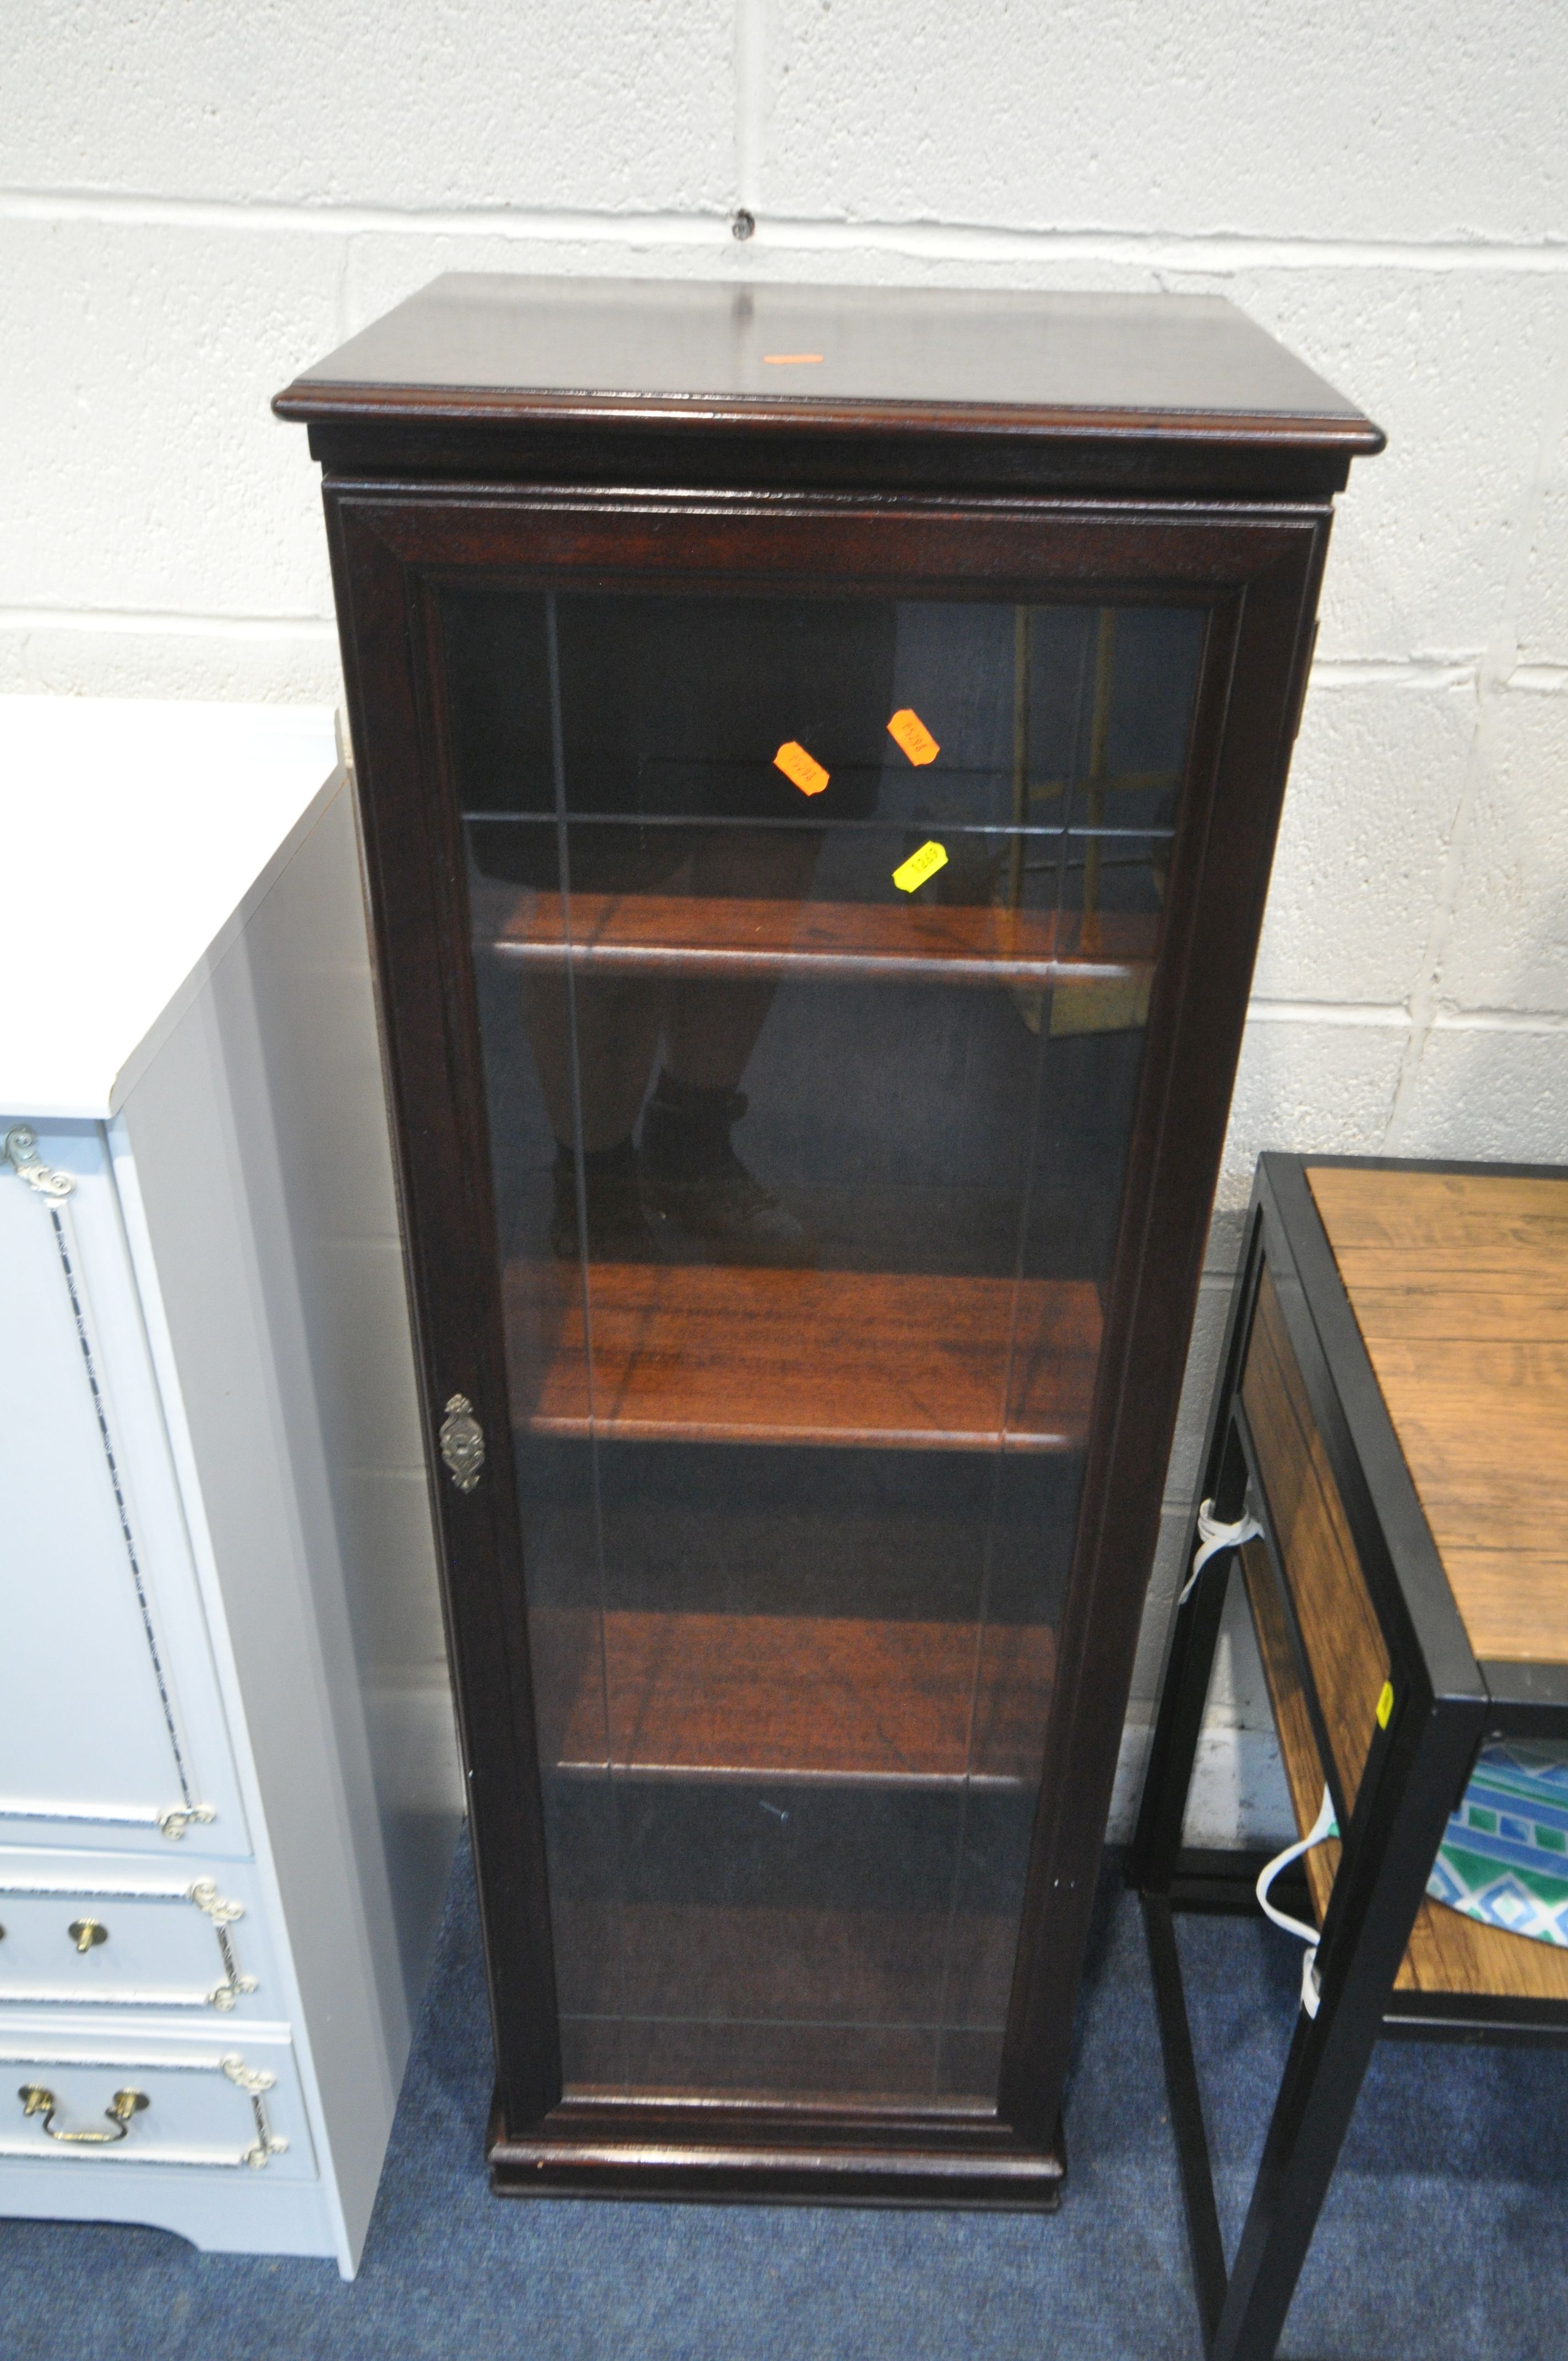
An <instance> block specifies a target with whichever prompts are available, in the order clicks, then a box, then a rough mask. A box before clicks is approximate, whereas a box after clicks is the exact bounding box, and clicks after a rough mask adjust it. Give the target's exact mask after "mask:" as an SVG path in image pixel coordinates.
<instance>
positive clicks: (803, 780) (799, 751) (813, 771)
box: [773, 738, 828, 796]
mask: <svg viewBox="0 0 1568 2361" xmlns="http://www.w3.org/2000/svg"><path fill="white" fill-rule="evenodd" d="M773 768H774V770H775V771H782V772H783V773H784V777H785V778H786V779H787V780H788V781H789V783H790V785H791V786H792V787H798V788H799V789H800V792H801V794H802V795H803V796H819V795H820V794H821V793H822V790H823V788H824V787H825V786H826V785H828V773H827V772H826V771H825V770H824V769H823V767H822V765H821V763H819V762H817V759H816V757H815V756H814V755H811V754H808V753H807V752H806V749H805V747H804V746H799V745H797V744H796V743H795V740H794V739H793V738H786V739H785V740H784V744H783V745H782V746H781V747H780V748H779V751H778V752H777V753H776V754H775V755H774V756H773Z"/></svg>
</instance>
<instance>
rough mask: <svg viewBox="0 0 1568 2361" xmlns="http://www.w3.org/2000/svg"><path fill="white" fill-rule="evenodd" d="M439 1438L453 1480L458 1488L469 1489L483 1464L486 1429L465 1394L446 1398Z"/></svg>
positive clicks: (470, 1489)
mask: <svg viewBox="0 0 1568 2361" xmlns="http://www.w3.org/2000/svg"><path fill="white" fill-rule="evenodd" d="M438 1440H439V1442H440V1444H441V1455H442V1457H443V1459H444V1460H445V1462H446V1465H447V1468H448V1470H449V1472H450V1474H451V1477H452V1481H453V1482H454V1484H455V1485H456V1487H457V1489H458V1490H459V1491H460V1492H471V1491H472V1490H473V1488H474V1487H475V1485H476V1484H477V1482H478V1480H479V1470H480V1469H481V1468H482V1467H483V1466H484V1464H485V1430H484V1428H483V1427H482V1426H481V1425H480V1424H479V1422H478V1420H477V1418H476V1417H475V1416H474V1405H473V1403H472V1402H471V1401H470V1400H469V1399H468V1397H467V1395H466V1394H454V1395H453V1396H452V1398H451V1400H449V1401H448V1403H447V1405H446V1416H445V1417H444V1419H443V1420H442V1422H441V1432H440V1435H439V1438H438Z"/></svg>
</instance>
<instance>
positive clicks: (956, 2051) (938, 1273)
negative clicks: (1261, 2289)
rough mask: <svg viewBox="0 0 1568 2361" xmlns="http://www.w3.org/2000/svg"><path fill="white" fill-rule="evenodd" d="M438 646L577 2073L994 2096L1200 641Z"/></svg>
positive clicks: (966, 631) (1045, 630) (766, 620)
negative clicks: (463, 842)
mask: <svg viewBox="0 0 1568 2361" xmlns="http://www.w3.org/2000/svg"><path fill="white" fill-rule="evenodd" d="M1201 638H1202V619H1201V615H1199V614H1198V613H1196V612H1195V611H1193V610H1189V609H1156V608H1150V609H1132V608H1109V607H1108V608H1102V609H1085V608H1050V607H1044V606H1037V607H1030V608H1018V607H1013V606H1008V605H999V604H992V605H988V604H983V603H978V602H975V603H963V604H958V603H937V602H917V601H908V602H899V603H896V604H895V603H894V602H877V601H872V600H864V601H849V600H839V599H822V600H812V599H799V600H781V599H773V598H746V597H742V596H740V595H736V596H735V597H733V598H722V599H720V598H706V597H704V598H696V597H693V598H686V597H684V596H683V597H657V598H654V597H648V596H641V595H631V594H614V593H605V594H603V595H595V596H587V595H579V594H576V593H574V594H572V595H570V596H561V597H559V598H548V597H546V596H545V595H543V594H531V593H523V592H517V593H502V592H497V593H482V594H481V593H476V592H473V591H468V590H466V591H461V592H452V593H450V594H448V596H447V598H446V600H445V609H444V653H445V667H446V688H447V706H448V710H449V712H450V715H451V737H452V747H451V752H452V761H453V767H454V770H455V778H456V784H457V790H458V795H459V798H460V801H461V806H462V808H463V811H464V814H465V818H466V826H467V837H468V846H469V859H470V881H469V882H470V898H471V906H472V910H473V917H474V945H475V964H476V974H477V983H478V989H479V994H480V1005H481V1019H482V1027H483V1036H484V1049H485V1061H486V1080H487V1092H488V1115H489V1129H490V1139H491V1149H492V1156H493V1159H494V1173H495V1183H496V1199H497V1204H498V1210H499V1229H500V1235H499V1252H500V1254H501V1257H502V1261H503V1265H504V1274H503V1290H504V1303H505V1310H506V1323H507V1339H508V1352H509V1364H510V1382H511V1389H512V1416H513V1422H514V1427H515V1429H516V1432H517V1457H518V1466H519V1482H520V1488H521V1499H522V1508H523V1518H524V1528H525V1559H524V1571H525V1580H526V1584H527V1591H528V1611H529V1619H530V1631H531V1635H532V1647H533V1655H534V1678H535V1687H536V1701H537V1707H538V1719H539V1731H540V1748H541V1762H542V1770H543V1780H544V1792H545V1804H546V1816H547V1839H548V1847H549V1854H550V1864H551V1881H552V1909H553V1925H554V1940H555V1948H556V1957H557V1971H558V1979H559V1986H560V1994H561V2007H562V2038H563V2052H564V2066H565V2077H566V2082H567V2086H568V2088H569V2089H576V2090H585V2091H586V2090H596V2091H605V2090H622V2091H632V2092H666V2093H682V2092H697V2093H700V2092H729V2093H739V2092H749V2093H752V2094H755V2095H758V2096H761V2097H764V2098H765V2097H766V2096H768V2095H769V2094H775V2095H776V2094H783V2093H788V2094H791V2095H795V2096H799V2095H801V2094H817V2095H824V2096H831V2095H834V2094H840V2095H850V2094H855V2095H867V2094H876V2095H880V2096H882V2097H884V2098H891V2099H905V2100H908V2101H911V2102H919V2103H927V2104H929V2103H949V2104H953V2105H958V2106H963V2107H970V2108H972V2107H980V2108H982V2109H983V2108H985V2107H988V2106H991V2105H993V2104H994V2099H995V2082H996V2074H997V2069H998V2061H999V2057H1000V2045H1001V2036H1002V2026H1003V2018H1004V2015H1005V2012H1006V2005H1007V1994H1008V1987H1009V1982H1010V1978H1011V1974H1012V1965H1013V1958H1014V1949H1015V1945H1016V1941H1017V1935H1018V1924H1019V1911H1020V1907H1021V1903H1022V1894H1023V1883H1024V1875H1025V1863H1026V1860H1027V1852H1028V1841H1029V1828H1030V1824H1031V1820H1032V1816H1033V1811H1034V1806H1035V1799H1036V1785H1037V1781H1038V1771H1039V1763H1040V1757H1041V1749H1042V1745H1043V1740H1044V1732H1045V1726H1046V1720H1047V1713H1048V1709H1049V1702H1050V1693H1051V1683H1052V1678H1053V1674H1054V1667H1055V1644H1056V1631H1057V1629H1058V1624H1059V1621H1060V1615H1061V1608H1062V1600H1063V1597H1064V1592H1065V1586H1066V1580H1067V1574H1068V1567H1069V1559H1070V1554H1071V1549H1072V1542H1073V1533H1074V1526H1075V1520H1076V1515H1077V1505H1078V1494H1079V1487H1080V1475H1081V1465H1082V1453H1083V1448H1084V1444H1085V1439H1086V1436H1087V1432H1088V1425H1089V1417H1090V1409H1091V1398H1092V1391H1093V1384H1094V1376H1095V1370H1096V1367H1097V1362H1098V1355H1099V1346H1100V1335H1101V1315H1102V1290H1103V1288H1104V1286H1105V1283H1106V1279H1107V1277H1108V1274H1109V1269H1110V1260H1111V1254H1112V1247H1113V1237H1114V1232H1115V1225H1116V1220H1117V1214H1118V1210H1119V1204H1120V1197H1121V1189H1122V1176H1123V1170H1124V1161H1125V1156H1126V1147H1127V1140H1128V1136H1129V1130H1130V1125H1131V1120H1132V1113H1133V1105H1134V1097H1135V1089H1136V1084H1137V1076H1138V1070H1139V1063H1140V1059H1141V1051H1142V1027H1143V1024H1144V1021H1145V1018H1146V1011H1147V1007H1148V999H1149V991H1150V985H1151V980H1152V977H1153V973H1154V969H1155V965H1156V962H1157V956H1158V950H1159V920H1160V907H1161V899H1162V895H1163V888H1164V881H1165V874H1166V864H1167V853H1168V844H1169V840H1170V836H1171V833H1172V829H1173V826H1174V819H1175V812H1176V807H1177V800H1178V791H1179V781H1180V774H1181V768H1182V763H1183V761H1184V757H1185V749H1186V743H1187V737H1188V732H1189V728H1190V708H1191V702H1192V692H1193V684H1194V681H1195V678H1196V673H1197V666H1198V661H1199V655H1200V652H1201ZM890 722H892V723H894V724H895V725H896V726H895V727H894V729H893V730H890V728H889V724H890ZM792 750H793V751H792ZM801 757H804V759H798V758H801ZM927 846H935V847H937V848H938V851H939V852H940V853H941V854H942V855H943V856H945V857H944V858H943V859H942V860H941V862H940V865H939V866H934V867H932V868H931V873H930V874H929V875H927V877H926V878H925V880H924V882H923V883H921V884H918V885H917V886H916V889H915V890H914V891H912V892H906V891H903V890H901V889H900V885H899V884H898V883H896V882H895V872H898V871H900V870H901V869H903V868H904V866H905V863H906V862H908V861H909V859H910V856H911V855H912V854H914V853H916V852H918V851H921V850H922V849H923V848H924V847H927ZM927 865H929V856H927Z"/></svg>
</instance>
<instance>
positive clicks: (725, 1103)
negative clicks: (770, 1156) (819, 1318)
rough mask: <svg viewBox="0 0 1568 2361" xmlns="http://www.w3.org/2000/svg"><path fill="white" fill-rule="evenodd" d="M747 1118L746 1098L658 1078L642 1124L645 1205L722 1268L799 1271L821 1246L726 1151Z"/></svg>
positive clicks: (731, 1150) (740, 1093) (738, 1093)
mask: <svg viewBox="0 0 1568 2361" xmlns="http://www.w3.org/2000/svg"><path fill="white" fill-rule="evenodd" d="M745 1112H746V1096H745V1093H744V1092H743V1091H699V1090H693V1089H689V1088H687V1087H686V1086H685V1084H683V1083H680V1082H672V1080H671V1079H670V1077H669V1075H668V1074H662V1075H661V1076H660V1078H659V1087H658V1089H657V1090H656V1091H655V1092H654V1093H653V1096H652V1098H651V1099H650V1100H649V1102H648V1108H647V1112H646V1114H645V1115H643V1118H642V1156H641V1169H642V1199H643V1202H644V1203H645V1204H646V1206H647V1207H648V1209H649V1211H650V1212H651V1213H658V1214H662V1215H663V1217H664V1219H665V1220H666V1221H668V1222H672V1223H674V1224H675V1226H676V1227H677V1228H679V1229H683V1230H685V1232H686V1233H687V1235H689V1236H692V1237H696V1238H701V1239H703V1240H705V1241H706V1243H707V1245H708V1246H709V1247H710V1248H711V1249H712V1251H713V1254H714V1256H715V1258H716V1259H717V1260H718V1261H719V1262H742V1263H748V1262H749V1263H767V1264H773V1265H776V1266H780V1267H802V1266H806V1265H809V1264H813V1263H815V1262H816V1260H817V1241H816V1239H815V1238H814V1237H813V1236H812V1235H811V1233H810V1231H809V1230H808V1229H807V1228H806V1224H805V1223H804V1222H799V1221H797V1220H796V1219H795V1215H794V1214H793V1213H787V1212H786V1211H785V1210H784V1206H782V1205H781V1204H780V1203H779V1201H778V1199H777V1198H776V1197H775V1196H774V1195H773V1191H771V1190H770V1189H765V1188H764V1187H763V1186H762V1182H761V1181H760V1180H758V1179H757V1177H756V1175H755V1173H753V1172H749V1171H748V1170H747V1169H746V1167H745V1166H744V1164H742V1163H741V1161H740V1158H739V1157H738V1156H737V1155H736V1153H735V1150H734V1148H732V1147H731V1146H730V1144H729V1126H731V1124H734V1123H739V1121H740V1117H741V1116H742V1115H744V1114H745Z"/></svg>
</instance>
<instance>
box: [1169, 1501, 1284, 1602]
mask: <svg viewBox="0 0 1568 2361" xmlns="http://www.w3.org/2000/svg"><path fill="white" fill-rule="evenodd" d="M1213 1506H1214V1503H1213V1502H1212V1500H1204V1501H1202V1502H1201V1504H1200V1506H1199V1510H1198V1539H1199V1541H1200V1542H1201V1544H1202V1546H1201V1549H1200V1550H1199V1552H1198V1554H1197V1556H1196V1557H1195V1558H1194V1559H1193V1561H1192V1571H1191V1573H1190V1575H1189V1576H1188V1577H1187V1587H1186V1588H1185V1589H1184V1590H1183V1592H1182V1594H1181V1596H1180V1598H1179V1599H1178V1600H1177V1602H1176V1603H1177V1605H1178V1606H1179V1607H1185V1605H1186V1604H1187V1601H1188V1598H1189V1597H1190V1594H1191V1590H1192V1587H1193V1585H1194V1583H1196V1581H1197V1579H1198V1577H1199V1576H1200V1575H1201V1573H1202V1571H1203V1568H1204V1567H1205V1566H1206V1565H1208V1563H1209V1560H1210V1559H1211V1558H1212V1557H1217V1556H1218V1554H1219V1553H1220V1552H1221V1550H1223V1549H1239V1548H1240V1547H1241V1545H1242V1543H1243V1542H1255V1541H1260V1540H1261V1539H1262V1538H1263V1527H1262V1526H1261V1525H1260V1524H1259V1523H1258V1521H1257V1519H1256V1518H1255V1516H1251V1515H1249V1514H1243V1515H1242V1516H1240V1517H1238V1518H1237V1520H1236V1521H1235V1523H1234V1525H1217V1524H1216V1523H1215V1522H1214V1519H1213V1515H1212V1510H1213Z"/></svg>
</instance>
